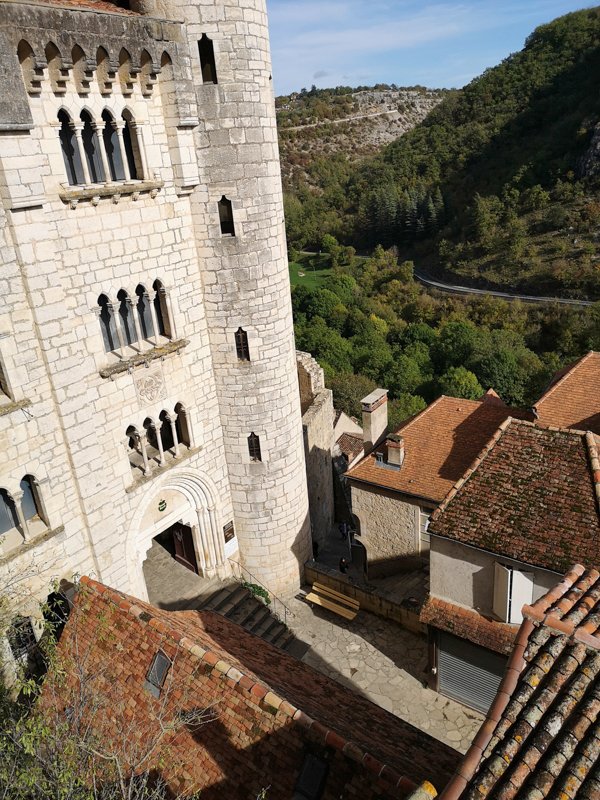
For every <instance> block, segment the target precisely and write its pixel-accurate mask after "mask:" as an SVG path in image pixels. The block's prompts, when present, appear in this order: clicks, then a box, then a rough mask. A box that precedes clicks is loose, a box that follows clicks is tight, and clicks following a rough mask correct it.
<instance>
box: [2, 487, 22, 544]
mask: <svg viewBox="0 0 600 800" xmlns="http://www.w3.org/2000/svg"><path fill="white" fill-rule="evenodd" d="M18 527H19V518H18V517H17V509H16V506H15V501H14V500H13V499H12V497H11V496H10V495H9V493H8V492H7V491H6V489H0V534H2V533H6V532H7V531H10V530H12V529H13V528H18Z"/></svg>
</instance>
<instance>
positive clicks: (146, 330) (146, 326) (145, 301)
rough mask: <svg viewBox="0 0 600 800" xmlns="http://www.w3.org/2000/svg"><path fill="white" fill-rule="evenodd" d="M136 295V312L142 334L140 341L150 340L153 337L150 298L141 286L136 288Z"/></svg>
mask: <svg viewBox="0 0 600 800" xmlns="http://www.w3.org/2000/svg"><path fill="white" fill-rule="evenodd" d="M135 293H136V295H137V303H136V310H137V315H138V320H139V323H140V330H141V332H142V339H150V338H152V337H153V336H154V323H153V322H152V311H151V310H150V296H149V294H148V292H147V291H146V287H145V286H142V285H141V284H140V285H139V286H138V287H137V288H136V290H135Z"/></svg>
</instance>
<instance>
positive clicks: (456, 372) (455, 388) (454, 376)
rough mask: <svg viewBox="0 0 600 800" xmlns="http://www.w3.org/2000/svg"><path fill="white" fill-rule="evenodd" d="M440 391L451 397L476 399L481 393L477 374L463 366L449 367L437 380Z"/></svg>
mask: <svg viewBox="0 0 600 800" xmlns="http://www.w3.org/2000/svg"><path fill="white" fill-rule="evenodd" d="M439 385H440V392H441V393H442V394H446V395H450V396H451V397H464V398H465V399H467V400H476V399H477V398H479V397H481V396H482V394H483V389H482V387H481V384H480V383H479V381H478V380H477V376H476V375H475V374H474V373H473V372H471V371H470V370H468V369H466V368H465V367H450V368H449V369H448V370H446V372H445V373H444V374H443V375H442V377H441V378H440V380H439Z"/></svg>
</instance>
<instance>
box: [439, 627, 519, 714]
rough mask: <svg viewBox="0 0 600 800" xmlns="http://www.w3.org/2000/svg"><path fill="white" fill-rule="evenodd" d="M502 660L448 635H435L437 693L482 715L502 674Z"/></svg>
mask: <svg viewBox="0 0 600 800" xmlns="http://www.w3.org/2000/svg"><path fill="white" fill-rule="evenodd" d="M505 667H506V657H505V656H501V655H499V654H498V653H493V652H492V651H491V650H486V649H485V648H484V647H479V646H478V645H476V644H473V643H472V642H468V641H466V640H465V639H459V638H458V637H457V636H452V635H451V634H449V633H442V632H441V631H440V633H439V639H438V678H439V691H440V693H441V694H444V695H446V696H447V697H452V698H453V699H454V700H458V701H459V702H460V703H464V704H465V705H466V706H470V707H471V708H475V709H476V710H477V711H482V712H483V713H485V712H486V711H487V710H488V709H489V707H490V705H491V703H492V700H493V699H494V697H495V696H496V692H497V691H498V686H499V685H500V681H501V680H502V676H503V675H504V669H505Z"/></svg>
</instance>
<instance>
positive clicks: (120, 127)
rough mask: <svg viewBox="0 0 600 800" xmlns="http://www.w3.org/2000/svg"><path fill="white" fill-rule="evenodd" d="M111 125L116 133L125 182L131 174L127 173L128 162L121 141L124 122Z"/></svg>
mask: <svg viewBox="0 0 600 800" xmlns="http://www.w3.org/2000/svg"><path fill="white" fill-rule="evenodd" d="M112 125H113V126H114V129H115V130H116V132H117V140H118V142H119V152H120V153H121V161H122V162H123V173H124V174H125V180H126V181H130V180H131V173H130V172H129V162H128V161H127V153H126V151H125V142H124V141H123V128H124V127H125V122H124V121H123V120H121V119H118V120H115V121H114V122H113V123H112Z"/></svg>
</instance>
